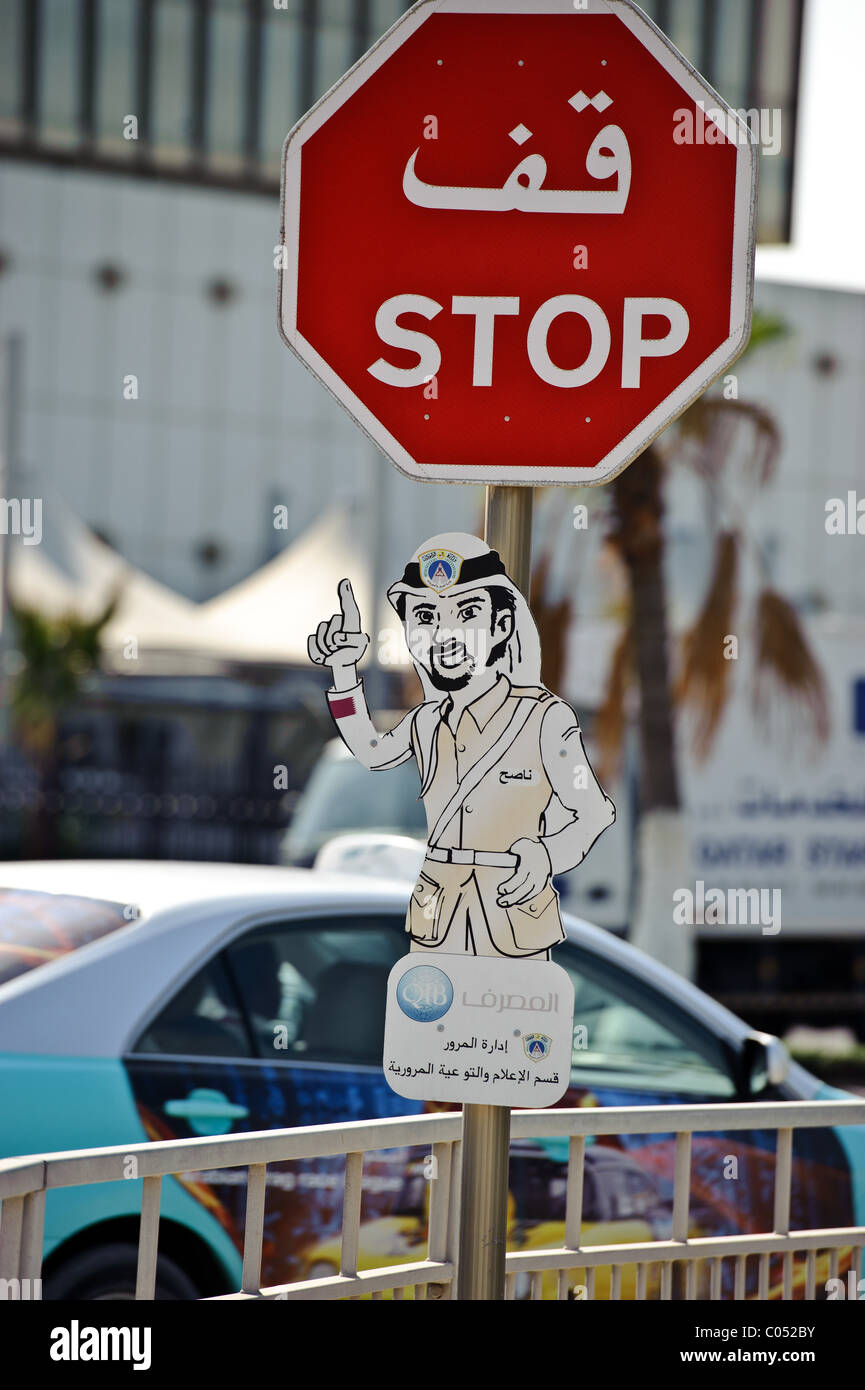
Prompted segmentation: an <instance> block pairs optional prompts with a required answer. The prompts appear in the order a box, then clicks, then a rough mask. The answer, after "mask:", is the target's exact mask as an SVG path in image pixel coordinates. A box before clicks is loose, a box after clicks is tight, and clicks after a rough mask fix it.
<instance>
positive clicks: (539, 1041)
mask: <svg viewBox="0 0 865 1390" xmlns="http://www.w3.org/2000/svg"><path fill="white" fill-rule="evenodd" d="M552 1045H553V1040H552V1038H548V1037H547V1035H546V1033H524V1034H523V1051H524V1052H525V1054H526V1056H527V1057H528V1059H529V1061H530V1062H543V1060H544V1058H545V1057H549V1055H550V1048H551V1047H552Z"/></svg>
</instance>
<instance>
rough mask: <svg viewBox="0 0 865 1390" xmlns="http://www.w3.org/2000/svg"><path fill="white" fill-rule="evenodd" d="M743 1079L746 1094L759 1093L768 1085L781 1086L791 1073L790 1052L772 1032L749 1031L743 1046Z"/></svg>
mask: <svg viewBox="0 0 865 1390" xmlns="http://www.w3.org/2000/svg"><path fill="white" fill-rule="evenodd" d="M742 1072H743V1075H742V1081H743V1089H744V1091H745V1094H746V1095H749V1096H754V1095H759V1094H760V1092H761V1091H765V1089H766V1087H767V1086H780V1085H781V1083H782V1082H783V1081H786V1080H787V1077H788V1075H789V1073H790V1054H789V1052H788V1051H787V1048H786V1047H785V1046H784V1044H783V1043H782V1041H781V1039H780V1038H776V1037H775V1036H774V1034H772V1033H758V1032H756V1031H755V1032H753V1033H749V1034H748V1036H747V1037H746V1039H745V1042H744V1045H743V1048H742Z"/></svg>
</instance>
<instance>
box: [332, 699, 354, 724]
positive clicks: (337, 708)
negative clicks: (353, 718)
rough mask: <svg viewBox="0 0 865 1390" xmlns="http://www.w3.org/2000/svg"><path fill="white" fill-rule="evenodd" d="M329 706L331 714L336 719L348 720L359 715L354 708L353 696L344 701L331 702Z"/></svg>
mask: <svg viewBox="0 0 865 1390" xmlns="http://www.w3.org/2000/svg"><path fill="white" fill-rule="evenodd" d="M329 704H330V712H331V714H332V715H333V717H334V719H348V718H349V716H350V715H352V714H357V710H356V709H355V707H354V698H353V696H351V695H347V696H346V697H345V698H344V699H342V700H331V701H329Z"/></svg>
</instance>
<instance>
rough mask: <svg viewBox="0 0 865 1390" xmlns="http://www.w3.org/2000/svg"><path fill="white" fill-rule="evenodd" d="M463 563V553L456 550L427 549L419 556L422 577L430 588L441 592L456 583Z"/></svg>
mask: <svg viewBox="0 0 865 1390" xmlns="http://www.w3.org/2000/svg"><path fill="white" fill-rule="evenodd" d="M462 563H463V557H462V555H457V553H456V551H454V550H425V551H424V553H423V554H422V555H420V556H418V566H419V568H420V577H421V579H422V580H423V582H424V584H426V586H427V588H428V589H436V590H437V591H438V592H439V593H441V591H442V590H443V589H449V588H450V586H451V585H452V584H456V582H457V580H458V579H459V577H460V569H461V568H462Z"/></svg>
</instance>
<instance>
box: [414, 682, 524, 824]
mask: <svg viewBox="0 0 865 1390" xmlns="http://www.w3.org/2000/svg"><path fill="white" fill-rule="evenodd" d="M537 707H538V701H537V699H536V698H535V697H533V696H531V695H525V696H522V697H521V698H520V700H519V701H518V702H517V707H516V709H515V710H514V713H513V715H512V716H511V720H510V723H509V724H508V726H507V728H506V729H505V730H504V732H503V733H502V734H500V735H499V737H498V738H497V739H496V741H495V743H494V744H493V746H492V747H491V748H488V749H487V751H486V753H485V754H484V756H483V757H482V758H479V759H478V761H477V762H476V763H475V765H474V767H472V768H470V769H469V771H468V772H467V773H466V775H465V777H464V778H463V780H462V781H461V782H460V784H459V786H458V787H457V789H456V791H455V792H454V794H453V796H452V797H451V799H450V801H449V802H448V803H447V805H446V806H445V808H444V810H443V811H442V813H441V815H440V816H439V818H438V820H437V821H436V823H435V825H434V826H433V828H432V830H431V831H430V833H429V841H428V843H429V844H430V845H435V844H436V843H437V842H438V837H439V835H441V834H442V832H443V831H445V830H446V829H447V827H448V825H449V824H450V822H451V821H452V820H453V818H454V816H455V815H456V813H457V811H458V810H459V809H460V807H461V806H462V804H463V802H464V801H465V799H466V797H467V796H468V795H469V794H470V793H471V792H473V791H474V789H475V787H476V786H477V785H478V783H479V782H480V781H481V780H482V778H484V777H485V776H486V775H487V773H488V772H489V771H490V769H491V768H493V767H495V765H496V763H497V762H498V761H499V759H500V758H503V757H504V755H505V753H507V751H508V749H509V748H510V746H511V744H512V743H513V742H514V740H515V739H516V737H517V735H518V734H519V733H520V732H521V731H522V729H523V728H524V726H525V724H526V723H527V721H528V720H529V719H530V718H531V715H532V713H533V711H534V710H536V709H537Z"/></svg>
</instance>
